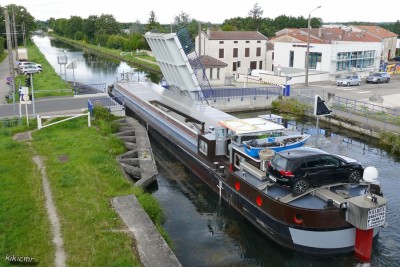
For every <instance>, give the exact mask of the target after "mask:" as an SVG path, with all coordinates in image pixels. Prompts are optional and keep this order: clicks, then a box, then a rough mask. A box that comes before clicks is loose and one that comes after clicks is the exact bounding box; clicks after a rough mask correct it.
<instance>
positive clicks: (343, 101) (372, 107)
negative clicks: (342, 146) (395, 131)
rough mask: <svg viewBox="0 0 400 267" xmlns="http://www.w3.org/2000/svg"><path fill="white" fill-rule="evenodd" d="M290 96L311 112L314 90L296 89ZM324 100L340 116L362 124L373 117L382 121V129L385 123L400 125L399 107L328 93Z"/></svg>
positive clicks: (368, 121) (385, 125)
mask: <svg viewBox="0 0 400 267" xmlns="http://www.w3.org/2000/svg"><path fill="white" fill-rule="evenodd" d="M291 97H292V98H295V99H297V100H298V101H299V102H301V103H304V104H306V106H307V108H306V109H307V112H310V113H312V112H313V109H314V101H315V98H314V97H315V92H311V91H308V92H302V91H297V92H295V93H293V94H292V96H291ZM325 100H326V103H327V104H328V106H329V107H330V109H332V110H336V111H337V112H339V111H342V112H341V113H340V114H341V116H345V117H346V118H348V119H351V120H353V119H357V120H358V121H359V122H361V123H364V124H369V123H371V119H373V120H376V121H379V122H382V124H383V130H386V129H387V127H388V125H387V124H392V125H400V110H399V109H394V108H390V107H384V106H381V105H377V104H374V103H368V102H364V101H358V100H354V99H349V98H345V97H340V96H335V95H333V94H329V93H328V95H327V99H325Z"/></svg>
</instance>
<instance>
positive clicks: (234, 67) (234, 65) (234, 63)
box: [232, 62, 236, 71]
mask: <svg viewBox="0 0 400 267" xmlns="http://www.w3.org/2000/svg"><path fill="white" fill-rule="evenodd" d="M232 71H236V62H233V66H232Z"/></svg>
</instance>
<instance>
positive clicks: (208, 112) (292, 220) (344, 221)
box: [111, 33, 387, 261]
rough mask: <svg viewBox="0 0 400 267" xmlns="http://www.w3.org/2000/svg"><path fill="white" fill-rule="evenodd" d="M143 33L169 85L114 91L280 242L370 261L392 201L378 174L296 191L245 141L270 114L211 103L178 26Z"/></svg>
mask: <svg viewBox="0 0 400 267" xmlns="http://www.w3.org/2000/svg"><path fill="white" fill-rule="evenodd" d="M145 37H146V39H147V41H148V43H149V45H150V47H151V49H152V51H153V53H154V55H155V57H156V59H157V61H158V63H159V65H160V68H161V70H162V72H163V74H164V76H165V80H166V82H167V83H168V86H166V87H162V86H160V85H158V84H154V83H152V82H149V81H141V82H137V81H130V80H120V81H118V82H116V83H115V84H114V85H113V87H112V90H111V93H112V95H114V96H118V97H120V96H123V98H124V104H125V106H126V107H127V108H128V109H130V110H132V111H133V112H134V113H135V116H136V117H137V118H139V119H140V120H141V121H142V122H143V123H144V124H145V125H146V127H147V129H148V131H149V134H150V135H151V136H152V137H153V138H155V139H156V140H157V141H158V143H159V144H160V145H162V146H163V147H164V148H166V149H167V150H169V151H170V152H172V153H173V154H174V155H175V156H176V157H177V158H178V159H179V160H180V161H182V162H183V163H184V164H185V165H186V166H187V167H188V168H189V169H190V170H191V171H192V172H193V173H195V174H196V175H197V177H199V178H200V179H201V180H202V181H204V182H205V183H206V184H207V185H208V186H209V187H211V188H212V189H213V190H214V191H215V192H216V193H217V194H218V195H219V196H220V197H221V198H223V199H224V200H226V201H227V202H228V203H229V204H230V205H231V206H233V207H234V208H235V209H236V210H238V211H239V212H240V213H241V214H242V215H243V216H244V217H245V218H246V219H248V221H249V222H251V223H252V224H253V225H254V226H255V227H257V228H258V229H259V230H260V231H261V232H263V233H264V234H265V235H266V236H268V237H269V238H270V239H272V240H273V241H275V242H276V243H278V244H280V245H282V246H283V247H286V248H290V249H293V250H296V251H299V252H303V253H308V254H317V255H330V254H338V253H348V252H352V251H353V252H355V254H356V255H358V256H359V257H360V258H361V259H362V260H364V261H369V259H370V257H371V250H372V243H373V240H374V237H375V239H376V238H377V237H378V234H379V230H380V227H381V226H383V225H384V224H385V221H386V219H385V215H386V202H387V201H386V199H385V198H384V197H383V195H382V194H381V191H380V188H379V185H378V184H377V183H376V181H375V180H372V179H368V180H367V179H365V181H364V180H361V181H360V182H359V183H351V182H345V183H336V184H328V185H323V186H319V187H313V188H309V189H308V190H307V191H306V192H305V193H303V194H301V195H293V194H292V192H291V190H288V189H287V188H283V187H281V186H279V185H278V184H276V183H274V182H273V181H272V180H270V179H269V178H268V175H267V173H266V166H267V164H268V160H269V157H268V156H265V157H264V155H263V154H262V153H260V155H259V157H253V156H251V155H249V154H248V153H246V151H245V145H246V144H245V142H246V141H248V140H251V139H256V138H257V137H258V136H260V135H263V134H264V133H265V128H264V126H263V125H264V124H265V123H266V120H262V118H258V119H255V120H253V121H252V120H248V119H247V120H246V119H244V120H243V119H242V120H241V119H238V118H236V117H234V116H232V115H229V114H227V113H225V112H222V111H220V110H217V109H215V108H213V107H212V106H210V105H209V103H208V102H207V101H206V100H204V98H202V96H203V93H202V88H203V86H202V82H201V81H199V76H198V75H196V72H198V71H199V70H200V72H201V73H203V71H204V70H203V69H202V68H201V66H200V65H199V63H198V62H197V63H196V62H195V60H194V59H193V58H194V57H193V54H195V52H194V51H193V50H191V49H190V47H188V45H187V43H184V42H185V41H184V40H182V37H181V36H180V34H179V33H178V34H177V33H169V34H159V33H146V35H145ZM189 58H190V59H189ZM203 76H204V75H203ZM371 188H374V190H371Z"/></svg>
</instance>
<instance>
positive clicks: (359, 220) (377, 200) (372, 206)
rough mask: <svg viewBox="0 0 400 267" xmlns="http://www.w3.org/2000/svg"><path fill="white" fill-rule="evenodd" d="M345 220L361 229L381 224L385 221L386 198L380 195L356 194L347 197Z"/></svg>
mask: <svg viewBox="0 0 400 267" xmlns="http://www.w3.org/2000/svg"><path fill="white" fill-rule="evenodd" d="M347 202H348V210H347V213H346V220H347V221H348V222H349V223H350V224H352V225H354V226H355V227H356V228H358V229H361V230H369V229H373V228H376V227H379V226H383V225H384V224H385V222H386V204H387V200H386V199H385V198H383V197H380V196H374V198H372V197H371V196H358V197H353V198H350V199H347Z"/></svg>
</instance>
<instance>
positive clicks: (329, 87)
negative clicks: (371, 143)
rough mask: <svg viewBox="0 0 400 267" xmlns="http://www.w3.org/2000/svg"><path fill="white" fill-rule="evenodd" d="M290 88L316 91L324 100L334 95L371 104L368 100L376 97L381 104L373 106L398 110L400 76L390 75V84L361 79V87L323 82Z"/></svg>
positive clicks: (399, 103) (377, 103) (399, 102)
mask: <svg viewBox="0 0 400 267" xmlns="http://www.w3.org/2000/svg"><path fill="white" fill-rule="evenodd" d="M291 88H292V89H293V90H302V91H309V90H313V91H317V92H318V94H319V95H321V96H323V97H324V98H325V99H326V98H327V94H328V93H334V94H335V95H336V96H340V97H345V98H349V99H353V100H359V101H365V102H371V101H370V98H371V97H373V96H376V95H378V96H381V97H382V98H381V99H382V100H383V102H374V104H376V105H382V106H385V107H391V108H400V74H396V75H391V81H390V83H381V84H367V83H365V79H363V80H362V84H361V86H350V87H346V86H336V85H335V82H332V81H325V82H315V83H310V84H309V86H308V87H306V86H305V85H304V84H296V85H292V86H291Z"/></svg>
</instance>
